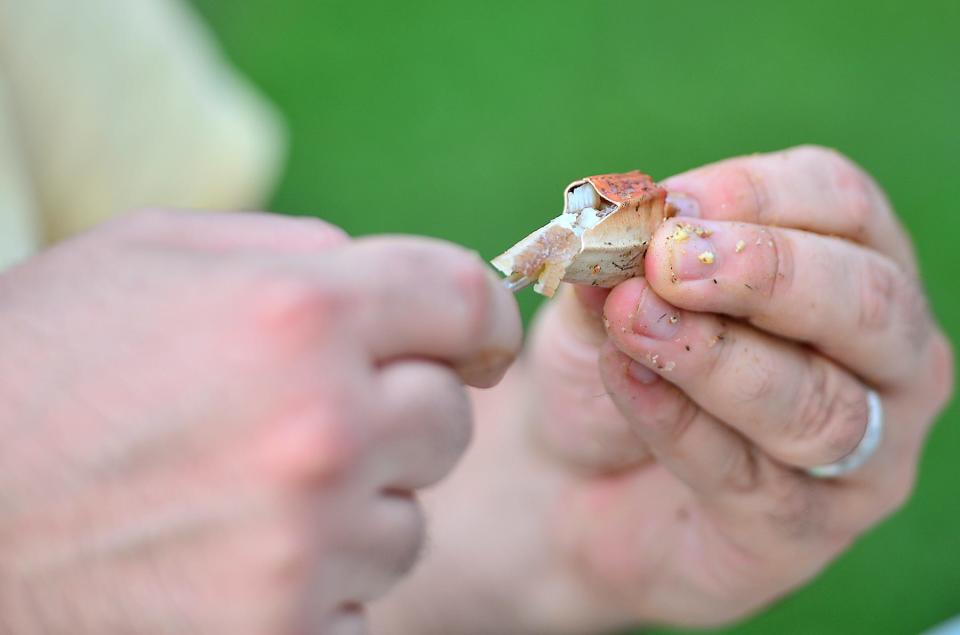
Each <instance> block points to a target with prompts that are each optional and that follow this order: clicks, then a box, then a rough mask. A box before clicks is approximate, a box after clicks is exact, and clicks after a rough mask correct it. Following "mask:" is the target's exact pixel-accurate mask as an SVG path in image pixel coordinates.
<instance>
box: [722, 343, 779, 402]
mask: <svg viewBox="0 0 960 635" xmlns="http://www.w3.org/2000/svg"><path fill="white" fill-rule="evenodd" d="M728 346H729V348H730V349H733V348H735V346H733V345H728ZM738 370H739V372H738V374H737V381H736V383H735V385H734V390H735V394H734V397H735V398H736V399H737V401H739V402H741V403H746V404H757V403H759V404H763V403H766V402H768V401H770V400H771V398H773V397H774V396H775V395H776V394H777V392H778V391H779V388H780V387H779V382H778V379H777V374H776V373H775V372H774V370H773V368H771V362H770V361H769V360H767V361H763V360H762V359H761V360H759V361H756V362H755V363H753V364H747V365H745V366H743V367H742V368H741V369H738Z"/></svg>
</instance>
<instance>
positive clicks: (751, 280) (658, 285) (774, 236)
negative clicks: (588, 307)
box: [646, 219, 933, 384]
mask: <svg viewBox="0 0 960 635" xmlns="http://www.w3.org/2000/svg"><path fill="white" fill-rule="evenodd" d="M646 276H647V279H648V281H649V282H650V285H651V286H652V287H653V288H654V290H655V291H656V292H657V294H658V295H660V296H661V297H663V298H664V299H666V300H667V301H668V302H670V303H672V304H674V305H676V306H679V307H682V308H684V309H688V310H691V311H703V312H709V313H723V314H726V315H731V316H734V317H741V318H745V319H746V320H748V321H749V322H750V323H751V324H753V325H754V326H756V327H757V328H759V329H762V330H764V331H767V332H769V333H773V334H776V335H781V336H784V337H788V338H790V339H793V340H797V341H800V342H804V343H809V344H812V345H813V346H815V347H817V348H818V349H819V350H820V351H822V352H823V353H824V354H825V355H827V356H829V357H831V358H833V359H835V360H837V361H838V362H840V363H841V364H843V365H845V366H847V367H848V368H850V369H851V370H853V371H854V372H855V373H857V374H858V375H859V376H861V377H864V378H866V379H868V380H870V381H872V382H874V383H878V384H891V383H897V382H899V381H902V380H904V379H908V378H910V377H912V376H913V375H914V374H915V371H916V369H917V366H918V364H919V362H921V361H922V360H923V359H924V351H925V350H926V344H927V343H928V339H929V335H930V334H931V333H932V332H933V329H931V328H930V318H929V314H928V312H927V307H926V303H925V301H924V298H923V294H922V292H921V290H920V287H919V284H917V282H916V280H915V279H914V278H913V277H912V276H908V275H907V274H906V273H905V272H904V271H903V270H902V269H901V268H900V267H899V266H898V265H896V264H895V263H894V262H893V261H892V260H890V259H888V258H887V257H885V256H882V255H881V254H880V253H878V252H876V251H873V250H871V249H867V248H865V247H862V246H859V245H856V244H854V243H852V242H849V241H846V240H842V239H838V238H832V237H828V236H820V235H817V234H812V233H809V232H805V231H800V230H795V229H783V228H776V227H765V226H761V225H752V224H748V223H739V222H722V221H694V222H693V224H691V223H689V222H688V221H687V220H684V219H674V220H671V221H669V222H667V223H665V224H664V226H662V227H661V228H660V229H659V230H658V232H657V234H656V235H655V237H654V239H653V241H652V242H651V249H650V251H649V252H648V254H647V258H646Z"/></svg>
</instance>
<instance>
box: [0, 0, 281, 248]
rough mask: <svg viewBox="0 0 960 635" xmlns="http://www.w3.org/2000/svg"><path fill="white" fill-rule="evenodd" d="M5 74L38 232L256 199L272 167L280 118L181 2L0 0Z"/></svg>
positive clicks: (51, 235)
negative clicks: (154, 209) (133, 213)
mask: <svg viewBox="0 0 960 635" xmlns="http://www.w3.org/2000/svg"><path fill="white" fill-rule="evenodd" d="M0 76H3V77H5V78H6V83H7V107H8V110H9V111H11V112H10V114H9V115H8V117H9V118H10V119H12V120H13V121H14V122H15V127H16V132H17V138H18V139H19V147H20V151H19V152H20V157H21V160H20V163H21V165H22V171H25V172H26V173H27V175H28V180H29V183H30V184H31V188H32V198H33V200H34V203H35V206H36V209H37V212H38V215H39V218H40V220H39V222H38V223H37V227H39V228H40V230H39V231H40V234H41V235H40V236H39V239H40V240H41V241H44V242H48V241H51V240H56V239H59V238H62V237H65V236H67V235H69V234H72V233H75V232H77V231H79V230H81V229H85V228H87V227H90V226H91V225H93V224H96V223H98V222H100V221H102V220H104V219H106V218H107V217H109V216H112V215H114V214H117V213H120V212H123V211H126V210H130V209H135V208H141V207H147V206H165V207H187V208H215V209H243V208H252V207H257V206H259V205H261V204H262V203H263V199H264V197H265V196H266V195H267V194H268V192H269V191H270V189H271V187H272V185H273V183H274V181H275V178H276V175H277V173H278V170H279V168H280V164H281V160H282V156H283V149H284V134H283V129H282V127H281V125H280V123H279V117H278V116H277V115H276V113H275V111H274V110H273V109H272V107H271V106H270V105H269V104H268V103H267V102H266V101H265V100H264V99H263V98H262V97H261V96H260V95H259V94H258V93H257V92H256V91H255V90H254V89H253V87H252V86H251V85H250V84H249V83H247V82H246V81H245V80H244V79H243V78H242V77H240V76H239V75H238V74H237V73H236V72H234V71H233V70H232V69H230V68H229V66H228V64H227V63H226V62H225V60H224V59H223V57H222V55H221V54H220V52H219V50H218V49H217V48H216V46H215V45H214V43H213V40H212V38H211V37H210V34H209V33H208V32H207V31H206V29H205V28H204V26H203V25H202V24H201V22H200V20H198V19H197V17H196V16H195V15H194V14H193V13H192V12H191V10H190V9H189V8H188V7H187V6H186V5H185V4H184V3H182V2H180V1H179V0H133V1H131V0H82V1H78V0H29V1H28V2H25V1H24V0H0ZM16 161H17V160H16V159H14V162H16Z"/></svg>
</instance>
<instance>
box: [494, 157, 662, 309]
mask: <svg viewBox="0 0 960 635" xmlns="http://www.w3.org/2000/svg"><path fill="white" fill-rule="evenodd" d="M584 184H588V185H589V186H590V187H592V188H593V191H594V192H593V194H595V195H594V196H593V199H594V202H595V203H597V204H598V207H599V208H600V209H599V210H596V209H594V208H586V207H585V208H583V209H571V196H570V195H571V193H572V192H573V191H574V190H576V189H577V188H580V187H581V186H583V185H584ZM587 209H592V210H593V212H591V213H594V212H595V217H592V218H591V223H592V224H584V225H582V226H581V225H579V223H580V222H581V215H582V213H583V212H584V210H587ZM672 215H673V214H672V209H671V207H670V206H668V205H667V204H666V191H665V190H664V189H663V188H661V187H660V186H658V185H657V184H656V183H654V182H653V179H651V178H650V177H649V176H648V175H646V174H643V173H642V172H639V171H637V170H634V171H632V172H626V173H622V174H601V175H597V176H590V177H587V178H584V179H580V180H578V181H574V182H573V183H571V184H570V185H568V186H567V188H566V189H565V190H564V210H563V214H562V215H561V216H559V217H558V218H556V219H554V220H553V221H551V222H550V223H548V224H547V225H546V226H544V227H542V228H540V229H539V230H537V231H535V232H533V233H532V234H530V235H529V236H527V237H526V238H524V239H523V240H522V241H520V242H519V243H517V244H516V245H514V246H513V247H511V248H510V249H508V250H507V251H506V252H504V253H503V254H501V255H500V256H498V257H497V258H495V259H494V260H493V265H494V266H495V267H496V268H497V269H499V270H500V271H501V272H503V273H504V274H506V275H512V274H520V275H523V276H536V277H537V283H536V285H535V287H534V289H535V290H536V291H537V292H539V293H542V294H544V295H547V296H551V295H553V293H554V291H556V289H557V286H559V284H560V281H561V280H562V281H565V282H572V283H576V284H589V285H593V286H599V287H612V286H614V285H616V284H619V283H620V282H623V281H624V280H627V279H628V278H633V277H636V276H641V275H643V256H644V254H645V253H646V250H647V245H648V244H649V242H650V237H651V236H652V235H653V233H654V232H655V231H656V229H657V227H658V226H659V225H660V223H662V222H663V221H664V219H666V218H668V217H669V216H672Z"/></svg>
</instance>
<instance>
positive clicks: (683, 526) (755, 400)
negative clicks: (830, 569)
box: [375, 147, 953, 633]
mask: <svg viewBox="0 0 960 635" xmlns="http://www.w3.org/2000/svg"><path fill="white" fill-rule="evenodd" d="M666 186H667V188H668V189H669V190H670V191H672V192H682V193H686V194H688V195H689V196H690V197H691V199H692V200H695V201H697V203H698V205H697V207H698V208H699V211H698V215H699V218H681V219H676V220H673V221H670V222H668V223H666V224H665V225H664V226H663V227H662V228H661V229H660V230H659V231H658V232H657V234H656V236H655V237H654V239H653V241H652V242H651V247H650V249H649V251H648V253H647V256H646V261H645V265H646V272H647V274H646V275H647V277H646V279H633V280H629V281H627V282H625V283H623V284H621V285H620V286H618V287H617V288H616V289H614V290H613V291H612V293H610V294H609V297H605V296H606V294H605V293H599V292H598V290H596V289H592V290H591V289H577V295H579V300H577V299H575V297H574V293H572V291H573V290H572V289H567V290H566V293H565V295H563V296H561V298H560V299H559V300H558V301H556V302H551V303H550V304H548V305H547V306H546V308H545V309H544V310H543V311H542V312H541V315H540V316H539V318H538V320H537V323H536V325H535V327H534V331H533V334H532V336H531V345H530V349H529V350H528V352H527V357H526V359H525V360H524V362H523V363H522V365H521V366H520V367H519V368H517V369H515V371H514V372H513V373H512V376H511V375H508V379H507V381H506V382H505V384H504V385H503V386H501V387H500V388H498V389H497V391H495V392H493V393H488V394H482V395H478V396H479V398H478V404H477V410H478V415H477V416H478V438H477V439H476V443H475V445H474V447H473V448H472V449H471V450H470V452H468V454H467V457H466V459H465V462H464V464H462V466H461V468H460V469H459V470H458V471H457V472H455V473H454V475H453V477H452V478H451V479H450V480H448V481H447V482H445V483H444V484H442V485H441V486H440V487H439V489H438V490H437V491H436V492H435V493H434V495H433V498H432V499H428V504H429V509H430V511H431V513H432V516H433V518H432V522H433V534H434V539H433V549H432V550H431V553H430V555H429V557H428V558H427V560H426V562H425V563H424V564H423V565H422V566H421V567H420V569H419V570H418V571H416V572H415V574H414V576H413V579H412V580H410V581H408V582H407V583H406V585H405V586H401V588H400V589H399V590H398V592H397V593H395V595H394V596H393V597H392V599H388V600H387V602H386V603H384V604H383V605H382V606H381V607H379V608H378V610H377V611H376V612H375V618H376V619H375V623H376V622H378V621H379V622H380V624H379V626H381V627H382V629H383V632H404V628H407V629H409V631H408V632H417V633H429V632H444V633H453V632H456V633H487V632H512V633H526V632H530V633H588V632H589V633H592V632H598V631H601V630H603V629H607V628H615V627H617V626H623V625H626V624H629V623H635V622H646V623H670V624H683V625H711V624H719V623H723V622H727V621H730V620H733V619H736V618H739V617H741V616H744V615H746V614H748V613H750V612H752V611H755V610H756V609H758V608H759V607H761V606H763V605H765V604H767V603H769V602H771V601H772V600H773V599H775V598H777V597H779V596H781V595H783V594H785V593H787V592H788V591H790V590H791V589H794V588H795V587H797V586H799V585H801V584H803V583H804V582H805V581H807V580H809V579H810V578H812V577H813V576H815V575H816V574H817V572H819V571H820V570H821V569H822V568H823V567H824V566H826V565H827V564H828V563H829V562H830V561H831V560H832V559H833V558H834V557H836V556H837V555H838V554H839V553H840V552H841V551H843V550H844V549H845V548H846V547H847V546H849V545H850V544H851V542H852V541H853V540H854V539H856V537H857V536H859V535H860V534H862V533H863V532H864V531H866V530H867V529H868V528H870V527H871V526H873V525H874V524H876V523H877V522H879V521H880V520H881V519H882V518H884V517H886V516H887V515H889V514H890V513H892V512H893V511H894V510H895V509H897V508H898V507H899V506H900V505H901V504H902V503H903V502H904V501H905V500H906V499H907V497H908V496H909V494H910V491H911V488H912V484H913V482H914V474H915V470H916V468H917V463H918V458H919V454H920V451H921V448H922V444H923V440H924V437H925V435H926V433H927V431H928V429H929V428H930V425H931V423H932V421H933V420H934V418H935V416H936V414H937V412H938V411H939V410H940V408H941V407H942V406H943V405H944V403H945V402H946V400H947V398H948V396H949V394H950V391H951V387H952V373H953V369H952V366H953V362H952V353H951V350H950V346H949V344H948V342H947V340H946V338H945V337H944V335H943V334H942V332H941V331H940V330H939V329H938V327H937V326H936V324H935V322H934V321H933V319H932V317H931V315H930V314H929V312H928V309H927V304H926V300H925V298H924V294H923V291H922V287H921V283H920V280H919V278H918V273H917V266H916V262H915V260H914V257H913V252H912V248H911V246H910V242H909V240H908V238H907V236H906V234H905V233H904V231H903V229H902V228H901V226H900V224H899V223H898V222H897V220H896V218H895V216H894V214H893V212H892V210H891V209H890V207H889V204H888V203H887V200H886V198H885V197H884V196H883V194H882V193H881V191H880V190H879V188H878V187H877V186H876V185H875V184H874V183H873V181H872V180H871V179H870V178H869V177H868V176H867V175H866V174H864V173H863V172H862V171H861V170H860V169H859V168H858V167H856V166H855V165H854V164H853V163H852V162H850V161H849V160H848V159H846V158H844V157H842V156H840V155H838V154H837V153H835V152H833V151H830V150H826V149H823V148H816V147H802V148H796V149H793V150H788V151H785V152H781V153H775V154H769V155H755V156H750V157H743V158H738V159H732V160H728V161H723V162H721V163H718V164H715V165H710V166H707V167H704V168H701V169H698V170H694V171H692V172H689V173H686V174H683V175H680V176H678V177H674V178H672V179H670V180H668V181H667V182H666ZM685 209H686V210H689V209H690V208H689V206H687V207H686V208H685ZM680 223H691V224H694V225H695V226H697V227H702V228H704V229H707V230H709V231H712V234H710V235H706V234H707V233H709V231H708V232H703V233H704V235H703V236H698V235H697V234H696V232H693V233H690V235H689V237H688V238H687V239H686V240H681V241H678V240H677V239H676V237H675V236H673V234H674V231H675V230H676V227H677V226H678V225H679V224H680ZM741 241H742V244H741ZM738 245H739V247H738ZM706 251H709V252H712V254H713V262H712V263H707V264H705V263H703V262H701V261H700V260H699V259H698V256H700V254H702V253H703V252H706ZM704 259H705V260H708V261H709V260H710V258H709V257H705V258H704ZM601 311H602V312H603V315H604V320H603V322H601V318H600V315H599V314H600V312H601ZM598 359H599V363H598V361H597V360H598ZM868 388H872V389H874V390H876V391H877V392H878V393H879V394H880V397H881V399H882V403H883V407H884V411H885V420H886V426H885V427H886V432H885V438H884V440H883V443H882V445H881V447H880V448H879V450H878V451H877V453H876V454H875V455H874V456H873V457H872V458H871V459H870V460H869V461H868V462H867V463H866V465H864V466H863V467H862V468H861V469H859V470H857V471H855V472H853V473H851V474H849V475H847V476H845V477H842V478H838V479H832V480H818V479H815V478H813V477H811V476H809V475H807V474H806V473H805V471H804V468H808V467H811V466H815V465H821V464H826V463H831V462H834V461H836V460H837V459H839V458H841V457H843V456H844V455H846V454H847V453H849V452H850V451H851V449H853V448H854V447H855V446H856V445H857V444H858V443H859V441H860V438H861V437H862V435H863V433H864V428H865V425H866V420H867V407H866V390H867V389H868ZM463 501H469V504H467V505H464V504H463ZM450 580H456V583H455V584H454V583H453V582H451V581H450ZM471 610H472V612H471ZM431 628H435V629H436V631H433V630H431Z"/></svg>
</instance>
